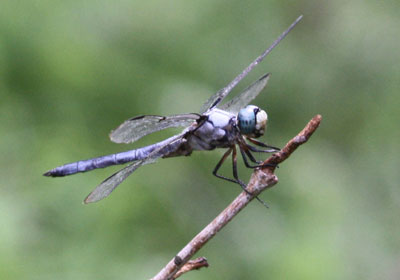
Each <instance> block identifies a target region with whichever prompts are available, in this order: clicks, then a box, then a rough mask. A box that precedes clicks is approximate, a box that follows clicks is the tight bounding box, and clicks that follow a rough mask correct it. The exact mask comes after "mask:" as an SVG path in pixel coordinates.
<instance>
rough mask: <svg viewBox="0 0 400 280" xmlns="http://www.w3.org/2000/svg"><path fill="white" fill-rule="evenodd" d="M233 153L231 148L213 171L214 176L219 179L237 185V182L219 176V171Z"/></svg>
mask: <svg viewBox="0 0 400 280" xmlns="http://www.w3.org/2000/svg"><path fill="white" fill-rule="evenodd" d="M231 153H232V148H229V150H227V151H226V153H225V154H224V155H223V156H222V158H221V160H220V161H219V162H218V163H217V165H216V166H215V168H214V170H213V175H214V176H215V177H217V178H220V179H224V180H226V181H229V182H232V183H237V182H236V181H235V180H233V179H231V178H228V177H225V176H222V175H219V174H218V170H219V169H220V168H221V166H222V164H223V163H224V161H225V160H226V158H227V157H228V156H229V155H230V154H231Z"/></svg>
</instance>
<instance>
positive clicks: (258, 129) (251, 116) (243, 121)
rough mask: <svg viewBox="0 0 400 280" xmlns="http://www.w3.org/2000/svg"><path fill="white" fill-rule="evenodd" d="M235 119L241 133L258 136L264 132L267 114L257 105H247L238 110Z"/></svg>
mask: <svg viewBox="0 0 400 280" xmlns="http://www.w3.org/2000/svg"><path fill="white" fill-rule="evenodd" d="M237 120H238V126H239V129H240V133H241V134H244V135H247V136H250V137H260V136H261V135H263V134H264V133H265V129H266V125H267V120H268V116H267V113H266V112H265V111H264V110H260V108H258V107H257V106H254V105H248V106H246V107H245V108H243V109H241V110H240V111H239V114H238V117H237Z"/></svg>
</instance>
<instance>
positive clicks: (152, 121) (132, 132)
mask: <svg viewBox="0 0 400 280" xmlns="http://www.w3.org/2000/svg"><path fill="white" fill-rule="evenodd" d="M199 117H200V115H198V114H181V115H174V116H168V117H164V116H153V115H148V116H139V117H135V118H132V119H129V120H127V121H125V122H123V123H122V124H121V125H120V126H119V127H118V128H116V129H115V130H113V131H111V133H110V139H111V141H113V142H115V143H132V142H135V141H137V140H138V139H140V138H142V137H143V136H145V135H148V134H150V133H153V132H156V131H160V130H163V129H166V128H170V127H182V126H189V125H190V124H191V123H193V122H194V121H196V120H197V119H198V118H199Z"/></svg>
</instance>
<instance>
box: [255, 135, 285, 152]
mask: <svg viewBox="0 0 400 280" xmlns="http://www.w3.org/2000/svg"><path fill="white" fill-rule="evenodd" d="M247 139H248V140H249V141H250V142H251V143H253V144H255V145H257V146H260V147H263V148H268V149H267V150H260V149H257V148H256V147H253V146H250V145H248V144H247V146H248V147H249V149H251V150H252V151H253V152H258V153H274V152H278V151H280V150H281V149H279V148H277V147H274V146H269V145H267V144H265V143H263V142H261V141H258V140H256V139H253V138H250V137H248V138H247Z"/></svg>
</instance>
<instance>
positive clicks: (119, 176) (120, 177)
mask: <svg viewBox="0 0 400 280" xmlns="http://www.w3.org/2000/svg"><path fill="white" fill-rule="evenodd" d="M185 133H186V131H183V132H182V133H180V134H177V135H175V136H173V137H171V138H170V141H168V142H167V143H165V144H164V145H162V146H160V147H159V148H157V149H155V150H154V151H153V152H151V153H150V154H149V155H148V156H147V157H146V158H145V159H142V160H138V161H135V162H133V163H131V164H129V165H128V166H126V167H125V168H123V169H121V170H119V171H118V172H116V173H114V174H113V175H111V176H110V177H108V178H107V179H106V180H104V181H103V182H102V183H101V184H100V185H98V186H97V187H96V188H95V189H94V190H93V191H92V192H91V193H90V194H89V195H88V196H87V197H86V198H85V200H84V203H86V204H87V203H92V202H96V201H99V200H102V199H103V198H105V197H107V196H109V195H110V194H111V192H112V191H113V190H115V188H116V187H118V185H119V184H121V183H122V181H124V180H125V179H126V178H127V177H128V176H129V175H131V174H132V173H133V171H135V170H136V169H138V168H139V167H140V166H142V165H145V164H150V163H154V162H156V161H157V159H158V158H160V157H162V156H164V155H165V153H164V150H168V152H172V151H174V149H176V148H178V147H179V145H180V144H181V143H182V141H183V136H184V135H185Z"/></svg>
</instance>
